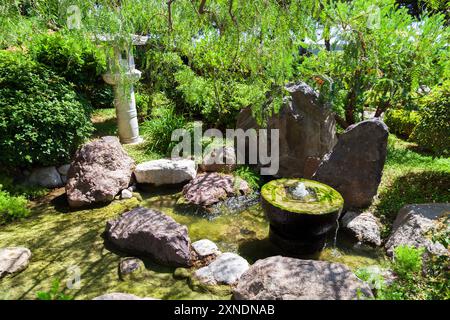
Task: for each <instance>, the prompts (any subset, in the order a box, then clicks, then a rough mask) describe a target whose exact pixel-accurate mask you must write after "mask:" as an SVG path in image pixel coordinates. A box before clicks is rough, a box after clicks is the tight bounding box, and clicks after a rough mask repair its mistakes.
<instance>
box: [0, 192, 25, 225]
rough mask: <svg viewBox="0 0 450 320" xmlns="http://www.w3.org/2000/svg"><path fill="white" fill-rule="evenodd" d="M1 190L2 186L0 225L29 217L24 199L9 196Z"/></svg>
mask: <svg viewBox="0 0 450 320" xmlns="http://www.w3.org/2000/svg"><path fill="white" fill-rule="evenodd" d="M1 189H2V185H0V225H1V224H4V223H7V222H10V221H13V220H16V219H20V218H24V217H26V216H27V215H29V213H30V211H29V210H28V208H27V199H25V197H22V196H17V197H15V196H11V195H10V194H9V193H8V192H6V191H3V190H1Z"/></svg>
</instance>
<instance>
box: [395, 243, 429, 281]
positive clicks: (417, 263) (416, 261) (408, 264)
mask: <svg viewBox="0 0 450 320" xmlns="http://www.w3.org/2000/svg"><path fill="white" fill-rule="evenodd" d="M422 255H423V249H416V248H414V247H408V246H398V247H397V248H395V254H394V259H395V260H394V261H395V263H394V266H393V268H394V272H395V273H396V274H397V275H398V276H400V277H402V278H407V277H410V276H411V275H414V274H418V273H420V272H421V270H422Z"/></svg>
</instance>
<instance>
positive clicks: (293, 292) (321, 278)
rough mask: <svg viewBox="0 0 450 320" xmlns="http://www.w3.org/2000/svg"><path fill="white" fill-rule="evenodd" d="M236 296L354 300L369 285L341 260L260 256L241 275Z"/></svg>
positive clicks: (365, 292)
mask: <svg viewBox="0 0 450 320" xmlns="http://www.w3.org/2000/svg"><path fill="white" fill-rule="evenodd" d="M233 295H234V298H235V299H237V300H354V299H359V298H364V297H366V298H372V297H373V295H372V292H371V290H370V288H369V286H368V285H367V284H366V283H364V282H362V281H361V280H359V279H358V278H357V277H356V276H355V275H354V274H353V273H352V272H351V271H350V269H349V268H348V267H346V266H345V265H343V264H340V263H331V262H326V261H317V260H301V259H295V258H288V257H282V256H274V257H269V258H266V259H262V260H258V261H256V263H255V264H253V265H252V266H251V267H250V269H249V270H247V271H246V272H245V273H244V274H243V275H242V276H241V278H240V279H239V282H238V284H237V287H236V288H235V289H234V292H233Z"/></svg>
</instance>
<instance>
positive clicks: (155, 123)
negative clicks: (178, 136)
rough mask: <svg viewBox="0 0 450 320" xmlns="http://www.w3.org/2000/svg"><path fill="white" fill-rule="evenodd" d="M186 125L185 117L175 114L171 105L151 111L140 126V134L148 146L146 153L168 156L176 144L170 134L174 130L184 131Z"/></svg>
mask: <svg viewBox="0 0 450 320" xmlns="http://www.w3.org/2000/svg"><path fill="white" fill-rule="evenodd" d="M187 125H188V122H187V120H186V119H185V117H184V116H183V115H179V114H176V113H175V108H174V106H173V105H171V104H169V105H166V106H160V107H158V108H155V109H153V110H152V115H151V117H150V118H149V119H148V120H147V121H145V122H144V123H143V124H142V126H141V129H142V134H143V135H144V136H145V139H146V141H147V142H148V145H149V148H148V151H150V152H157V153H161V154H163V155H169V154H170V152H171V151H172V148H173V147H174V146H175V145H176V144H178V142H176V141H172V132H173V131H174V130H175V129H183V128H184V129H186V127H187Z"/></svg>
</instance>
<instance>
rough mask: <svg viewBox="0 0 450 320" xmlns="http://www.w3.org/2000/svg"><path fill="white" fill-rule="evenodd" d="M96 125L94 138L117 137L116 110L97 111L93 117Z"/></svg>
mask: <svg viewBox="0 0 450 320" xmlns="http://www.w3.org/2000/svg"><path fill="white" fill-rule="evenodd" d="M91 120H92V123H93V125H94V133H93V135H92V136H93V138H99V137H103V136H116V135H117V122H116V109H115V108H109V109H96V110H95V111H94V113H93V114H92V117H91Z"/></svg>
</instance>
